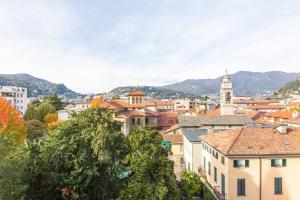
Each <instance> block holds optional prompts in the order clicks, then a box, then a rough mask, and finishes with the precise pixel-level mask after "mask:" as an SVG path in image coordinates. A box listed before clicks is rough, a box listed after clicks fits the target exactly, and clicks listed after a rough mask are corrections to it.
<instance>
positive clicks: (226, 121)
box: [178, 115, 254, 132]
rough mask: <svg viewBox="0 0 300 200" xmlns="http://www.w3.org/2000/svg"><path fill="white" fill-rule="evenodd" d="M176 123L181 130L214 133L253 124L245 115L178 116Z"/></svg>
mask: <svg viewBox="0 0 300 200" xmlns="http://www.w3.org/2000/svg"><path fill="white" fill-rule="evenodd" d="M178 123H179V125H180V127H181V128H182V130H184V129H187V130H191V129H208V130H212V131H214V132H218V131H223V130H228V129H232V128H239V127H244V126H245V125H247V124H253V123H254V122H253V120H252V119H250V118H249V117H248V116H245V115H219V116H179V117H178Z"/></svg>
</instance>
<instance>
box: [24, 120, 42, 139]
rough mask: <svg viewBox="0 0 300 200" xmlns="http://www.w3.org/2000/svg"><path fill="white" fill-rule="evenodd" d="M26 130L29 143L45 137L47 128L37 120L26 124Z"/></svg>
mask: <svg viewBox="0 0 300 200" xmlns="http://www.w3.org/2000/svg"><path fill="white" fill-rule="evenodd" d="M25 129H26V133H27V136H28V139H29V141H32V140H35V139H38V138H40V137H43V136H44V135H45V133H46V130H47V129H46V126H45V125H44V123H43V122H40V121H39V120H37V119H33V120H29V121H26V122H25Z"/></svg>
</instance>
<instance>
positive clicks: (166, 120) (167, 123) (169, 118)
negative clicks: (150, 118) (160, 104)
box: [157, 113, 178, 127]
mask: <svg viewBox="0 0 300 200" xmlns="http://www.w3.org/2000/svg"><path fill="white" fill-rule="evenodd" d="M177 122H178V116H177V114H176V113H159V115H158V122H157V126H158V127H171V126H173V125H174V124H177Z"/></svg>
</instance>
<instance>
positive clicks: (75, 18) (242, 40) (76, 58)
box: [0, 0, 300, 93]
mask: <svg viewBox="0 0 300 200" xmlns="http://www.w3.org/2000/svg"><path fill="white" fill-rule="evenodd" d="M299 10H300V1H299V0H264V1H261V0H239V1H237V0H76V1H75V0H51V1H49V0H26V1H24V0H9V1H8V0H0V73H1V74H14V73H28V74H31V75H33V76H36V77H39V78H43V79H46V80H49V81H51V82H55V83H64V84H65V85H66V86H67V87H69V88H70V89H73V90H75V91H77V92H81V93H91V92H94V93H97V92H107V91H109V90H111V89H113V88H115V87H118V86H127V85H132V86H141V85H151V86H160V85H166V84H171V83H175V82H178V81H183V80H185V79H199V78H215V77H218V76H221V75H223V74H224V73H225V70H226V68H227V69H228V72H229V73H235V72H237V71H242V70H247V71H274V70H280V71H286V72H300V12H299Z"/></svg>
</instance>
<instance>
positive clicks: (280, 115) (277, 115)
mask: <svg viewBox="0 0 300 200" xmlns="http://www.w3.org/2000/svg"><path fill="white" fill-rule="evenodd" d="M292 115H293V112H291V111H289V110H281V111H277V112H266V113H264V116H266V117H274V118H282V119H289V118H291V117H292Z"/></svg>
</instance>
